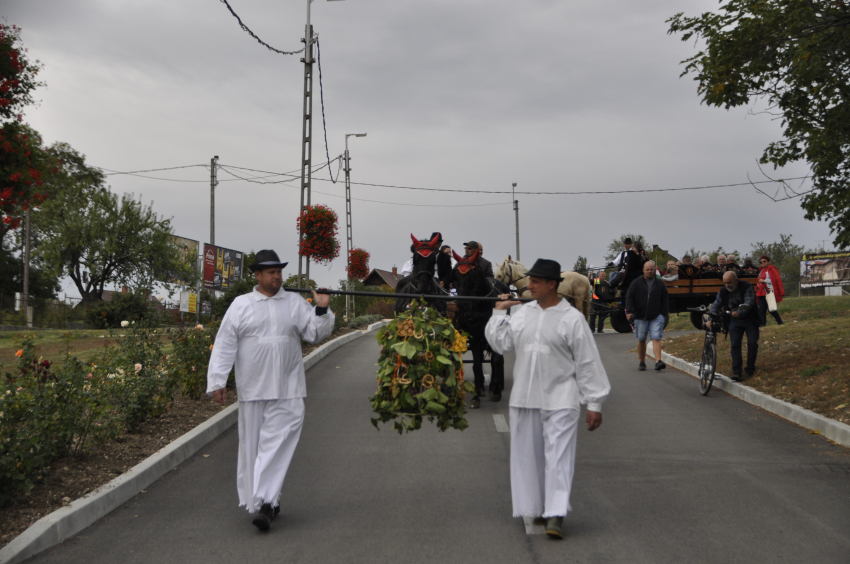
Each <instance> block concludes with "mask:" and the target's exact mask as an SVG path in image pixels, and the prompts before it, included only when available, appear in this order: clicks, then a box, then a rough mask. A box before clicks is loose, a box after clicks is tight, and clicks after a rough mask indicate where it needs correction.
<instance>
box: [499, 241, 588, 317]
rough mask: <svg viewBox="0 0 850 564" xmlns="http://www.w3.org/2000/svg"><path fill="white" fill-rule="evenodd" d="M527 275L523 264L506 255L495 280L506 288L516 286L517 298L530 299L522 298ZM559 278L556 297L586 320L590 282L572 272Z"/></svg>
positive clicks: (562, 274)
mask: <svg viewBox="0 0 850 564" xmlns="http://www.w3.org/2000/svg"><path fill="white" fill-rule="evenodd" d="M527 273H528V269H527V268H526V267H525V265H524V264H522V263H521V262H518V261H515V260H511V256H510V255H508V256H507V257H505V260H504V261H502V264H500V265H499V266H498V267H496V271H495V275H496V276H495V278H496V280H501V281H502V282H504V283H505V284H507V285H508V286H510V285H511V284H513V285H514V286H516V289H517V295H519V297H521V298H522V297H530V296H523V294H524V293H526V292H528V275H527ZM561 276H562V277H563V278H564V281H563V282H561V283H560V284H559V285H558V295H559V296H561V297H562V298H566V299H567V301H568V302H570V304H571V305H572V306H573V307H574V308H576V309H578V310H579V311H580V312H582V314H584V318H585V319H587V317H588V315H589V314H590V296H591V293H592V288H591V286H590V280H588V279H587V276H583V275H581V274H579V273H578V272H572V271H568V272H562V273H561Z"/></svg>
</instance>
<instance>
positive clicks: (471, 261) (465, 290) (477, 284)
mask: <svg viewBox="0 0 850 564" xmlns="http://www.w3.org/2000/svg"><path fill="white" fill-rule="evenodd" d="M480 256H481V251H480V250H478V251H476V252H475V253H474V254H473V255H472V256H465V257H461V256H460V255H458V254H457V253H454V257H455V260H457V266H455V268H454V270H453V271H452V276H453V286H454V288H455V289H457V294H458V297H459V299H458V301H457V308H458V310H457V313H456V314H455V323H456V324H457V327H458V329H461V330H463V331H466V332H467V333H469V337H470V338H469V344H468V346H469V350H470V351H472V373H473V374H474V375H475V395H474V396H473V397H472V407H480V406H481V399H480V397H481V396H482V395H484V368H483V366H482V365H483V362H484V354H485V352H488V353H489V354H490V369H491V375H490V400H491V401H499V400H501V399H502V390H504V388H505V359H504V357H503V356H502V355H500V354H497V353H496V352H494V351H493V349H492V348H491V347H490V345H489V343H487V339H485V338H484V327H485V326H486V325H487V322H488V321H489V320H490V317H491V316H492V315H493V306H494V305H495V302H478V301H474V302H473V301H465V300H463V298H462V296H490V297H496V296H498V295H499V294H510V293H511V291H510V289H509V288H508V286H507V285H505V283H504V282H501V281H499V280H496V279H495V278H488V277H486V276H485V275H484V272H483V271H482V270H481V269H480V268H479V267H478V266H477V265H476V261H477V260H478V258H479V257H480Z"/></svg>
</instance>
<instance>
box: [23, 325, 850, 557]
mask: <svg viewBox="0 0 850 564" xmlns="http://www.w3.org/2000/svg"><path fill="white" fill-rule="evenodd" d="M633 339H634V338H633V336H631V335H618V334H603V335H598V336H597V343H598V344H599V347H600V351H601V353H602V356H603V358H604V359H605V365H606V368H607V370H608V374H609V376H610V378H611V382H612V386H613V393H612V396H611V397H610V398H609V400H608V402H607V403H606V405H605V413H604V424H603V426H602V427H601V428H600V429H599V430H598V431H595V432H593V433H588V432H586V431H582V432H581V434H580V437H579V447H578V465H577V470H576V482H575V485H574V489H573V495H572V500H571V501H572V505H573V513H571V514H570V516H569V517H568V518H567V520H566V527H565V528H566V539H565V540H564V541H561V542H558V541H551V540H549V539H547V538H546V537H545V536H544V535H540V534H529V532H530V533H539V532H541V531H542V528H533V527H532V528H530V529H529V530H527V528H526V526H525V524H524V523H523V521H522V520H519V519H513V518H512V517H511V502H510V486H509V476H508V449H509V441H510V438H509V435H508V433H504V432H499V431H498V430H497V425H496V422H497V419H498V416H504V417H507V414H508V405H507V401H504V400H503V401H502V402H501V403H498V404H493V403H490V402H484V404H483V408H482V409H480V410H477V411H474V412H471V413H470V414H469V421H470V428H469V429H467V430H466V431H464V432H463V433H460V432H457V431H450V432H448V433H443V434H441V433H439V432H436V431H434V429H433V428H425V429H423V430H421V431H418V432H416V433H413V434H409V435H405V436H399V435H397V434H396V433H394V432H392V431H390V430H389V429H384V430H382V431H380V432H377V431H375V429H374V428H373V427H372V425H371V423H370V421H369V417H370V407H369V403H368V401H367V398H368V397H369V396H370V395H371V394H372V391H373V386H374V377H373V373H374V362H375V359H376V358H377V356H378V346H377V345H376V344H375V341H374V340H373V339H371V338H369V337H365V338H362V339H358V340H356V341H354V342H353V343H351V344H348V345H346V346H344V347H341V348H340V349H338V350H337V351H335V352H333V353H332V354H331V355H329V356H328V357H327V358H326V359H324V360H323V361H322V362H320V363H319V364H317V365H316V366H315V367H314V368H312V369H311V370H310V371H309V372H308V390H309V394H310V396H309V398H308V399H307V419H306V422H305V427H304V432H303V434H302V438H301V443H300V445H299V447H298V451H297V452H296V455H295V460H294V461H293V465H292V467H291V469H290V473H289V476H288V477H287V481H286V483H285V484H284V489H283V496H282V507H283V513H282V514H281V517H280V518H278V519H277V520H276V521H275V522H274V524H273V525H272V530H271V531H270V532H268V533H260V532H258V531H257V530H256V529H255V528H254V527H253V526H252V525H251V523H250V518H249V517H248V515H247V514H246V513H245V511H244V510H242V509H239V508H237V497H236V488H235V466H236V442H237V437H236V431H235V429H231V430H230V431H228V432H226V433H225V434H224V435H222V436H221V437H220V438H219V439H217V440H216V441H215V442H213V443H211V444H210V445H209V446H208V447H207V448H206V449H204V450H203V451H201V453H199V454H198V455H196V456H195V457H194V458H192V459H191V460H189V461H187V462H185V463H184V464H182V465H181V466H180V467H179V468H177V469H175V470H173V471H172V472H171V473H169V474H168V475H167V476H165V477H164V478H162V479H161V480H159V481H158V482H157V483H156V484H154V485H153V486H151V488H150V489H149V490H148V491H147V493H143V494H140V495H139V496H137V497H136V498H134V499H132V500H131V501H129V502H128V503H126V504H125V505H124V506H122V507H121V508H119V509H117V510H116V511H114V512H113V513H111V514H110V515H108V516H107V517H105V518H104V519H102V520H101V521H99V522H98V523H97V524H96V525H94V526H92V527H91V528H89V529H88V530H86V531H84V532H83V533H81V534H80V535H78V536H77V537H75V538H73V539H70V540H68V541H66V542H65V543H64V544H63V545H60V546H57V547H55V548H54V549H53V550H52V551H50V552H45V553H42V554H41V555H38V556H36V557H34V558H33V559H31V560H29V562H51V563H52V562H62V563H63V564H67V563H80V564H100V563H105V564H106V563H108V564H116V563H133V562H139V563H145V564H147V563H164V564H171V563H173V564H193V563H203V564H209V563H211V562H240V563H242V562H250V563H253V562H278V561H282V562H299V563H301V562H303V563H313V562H315V563H328V562H343V561H344V562H346V563H361V562H362V563H364V564H365V563H368V564H382V563H390V562H393V563H397V562H402V563H404V564H417V563H433V562H443V563H454V562H458V563H461V562H462V563H468V562H505V563H512V564H513V563H518V562H530V563H548V562H553V563H554V562H557V563H563V562H592V563H597V562H628V563H638V562H646V563H652V564H657V563H666V562H670V563H683V562H687V563H696V562H710V563H718V562H722V563H729V562H747V563H752V562H770V563H777V562H794V563H799V562H818V563H819V564H822V563H832V562H835V563H847V562H848V561H850V456H848V451H847V450H846V449H843V448H841V447H837V446H834V445H831V444H829V443H828V442H827V441H825V440H824V439H822V438H821V437H819V436H815V435H810V434H808V432H807V431H805V430H803V429H800V428H798V427H795V426H794V425H791V424H789V423H787V422H785V421H783V420H780V419H778V418H775V417H773V416H771V415H768V414H766V413H764V412H761V411H759V410H758V409H756V408H753V407H751V406H749V405H747V404H745V403H742V402H740V401H738V400H736V399H733V398H731V397H729V396H726V395H724V394H722V393H721V392H712V393H711V395H710V396H709V397H702V396H700V394H699V392H698V389H697V383H696V381H695V380H694V379H692V378H691V377H689V376H686V375H684V374H682V373H680V372H677V371H675V370H671V369H668V370H666V371H664V372H660V373H658V372H654V371H649V372H638V371H637V369H636V368H637V361H636V358H635V354H634V353H631V352H628V351H629V350H630V349H633V348H634V340H633ZM508 364H509V365H510V364H512V362H509V363H508ZM506 376H507V385H508V388H509V387H510V382H511V373H510V370H507V375H506ZM494 416H496V417H495V418H494ZM204 455H208V456H204Z"/></svg>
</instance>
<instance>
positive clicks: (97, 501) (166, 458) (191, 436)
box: [0, 319, 389, 564]
mask: <svg viewBox="0 0 850 564" xmlns="http://www.w3.org/2000/svg"><path fill="white" fill-rule="evenodd" d="M388 323H389V320H386V319H385V320H383V321H379V322H377V323H373V324H371V325H369V326H368V327H367V328H366V329H363V330H361V331H354V332H352V333H348V334H347V335H343V336H341V337H338V338H336V339H334V340H333V341H330V342H328V343H325V344H324V345H322V346H321V347H319V348H317V349H316V350H314V351H313V352H311V353H310V354H308V355H307V356H305V357H304V369H305V370H308V369H309V368H310V367H312V366H313V365H315V364H316V363H317V362H318V361H320V360H321V359H323V358H324V357H326V356H327V355H328V354H329V353H330V352H331V351H333V350H334V349H337V348H339V347H341V346H342V345H344V344H346V343H349V342H351V341H353V340H355V339H357V338H359V337H362V336H364V335H366V334H368V333H369V332H371V331H374V330H375V329H378V328H379V327H383V326H384V325H387V324H388ZM238 409H239V404H238V403H235V404H233V405H231V406H230V407H228V408H227V409H225V410H224V411H222V412H221V413H219V414H217V415H215V416H213V417H211V418H210V419H208V420H206V421H205V422H204V423H201V424H200V425H199V426H197V427H195V428H194V429H192V430H191V431H189V432H188V433H186V434H185V435H183V436H182V437H180V438H178V439H177V440H175V441H174V442H172V443H170V444H169V445H168V446H166V447H164V448H162V449H161V450H159V451H157V452H156V453H154V454H153V455H151V456H150V457H148V458H147V459H145V460H143V461H142V462H140V463H139V464H137V465H136V466H133V467H132V468H131V469H130V470H128V471H127V472H125V473H124V474H122V475H121V476H119V477H117V478H115V479H114V480H112V481H110V482H108V483H106V484H104V485H102V486H100V487H99V488H97V489H96V490H94V491H92V492H91V493H89V494H87V495H85V496H83V497H81V498H80V499H77V500H75V501H73V502H71V504H70V505H67V506H65V507H62V508H60V509H57V510H56V511H54V512H53V513H51V514H49V515H46V516H45V517H42V518H41V519H39V520H38V521H36V522H35V523H33V524H32V525H31V526H30V527H29V528H28V529H27V530H26V531H24V532H23V533H21V534H20V535H18V536H17V537H15V539H14V540H12V542H10V543H9V544H7V545H6V546H5V547H3V548H2V549H0V564H16V563H17V562H21V561H23V560H26V559H27V558H29V557H31V556H35V555H36V554H38V553H40V552H43V551H45V550H47V549H48V548H51V547H53V546H56V545H57V544H59V543H61V542H63V541H65V540H66V539H68V538H70V537H72V536H74V535H76V534H77V533H79V532H80V531H82V530H83V529H85V528H87V527H89V526H91V525H92V524H93V523H95V522H96V521H97V520H99V519H101V518H102V517H104V516H106V515H107V514H109V513H110V512H111V511H113V510H115V509H116V508H118V507H120V506H121V505H122V504H124V503H125V502H126V501H127V500H129V499H131V498H133V497H134V496H135V495H137V494H138V493H139V492H140V491H142V490H144V489H145V488H147V487H148V486H150V485H151V484H153V483H154V482H156V481H157V480H158V479H160V478H161V477H162V476H164V475H165V474H166V473H168V472H169V471H171V470H172V469H174V468H175V467H176V466H177V465H179V464H180V463H182V462H184V461H186V460H187V459H188V458H190V457H191V456H192V455H194V454H195V453H196V452H198V451H199V450H200V449H202V448H203V447H204V446H206V445H207V444H208V443H210V442H211V441H212V440H213V439H215V438H216V437H218V436H219V435H221V434H222V433H223V432H224V431H226V430H227V429H229V428H230V427H231V426H233V424H234V423H236V418H237V413H238Z"/></svg>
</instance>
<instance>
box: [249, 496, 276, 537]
mask: <svg viewBox="0 0 850 564" xmlns="http://www.w3.org/2000/svg"><path fill="white" fill-rule="evenodd" d="M273 519H274V510H273V509H272V506H271V504H269V503H264V504H263V505H261V506H260V511H259V513H257V516H256V517H254V520H253V521H252V523H254V526H255V527H257V528H258V529H260V530H261V531H268V530H269V528H270V527H271V526H272V520H273Z"/></svg>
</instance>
